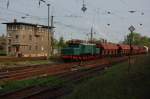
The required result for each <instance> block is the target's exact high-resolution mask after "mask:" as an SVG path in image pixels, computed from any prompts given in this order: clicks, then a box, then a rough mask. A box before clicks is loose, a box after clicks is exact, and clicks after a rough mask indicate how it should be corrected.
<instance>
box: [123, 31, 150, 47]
mask: <svg viewBox="0 0 150 99" xmlns="http://www.w3.org/2000/svg"><path fill="white" fill-rule="evenodd" d="M132 36H133V37H132V38H133V40H132V44H133V45H139V46H143V45H144V46H150V38H149V37H147V36H142V35H140V34H139V33H135V32H134V33H133V35H132ZM130 38H131V34H129V35H127V36H126V37H125V39H124V41H123V44H129V43H130Z"/></svg>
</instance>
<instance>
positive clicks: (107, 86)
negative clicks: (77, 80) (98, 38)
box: [63, 55, 150, 99]
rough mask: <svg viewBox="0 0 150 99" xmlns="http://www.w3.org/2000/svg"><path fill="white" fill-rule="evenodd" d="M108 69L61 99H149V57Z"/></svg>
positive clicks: (139, 57)
mask: <svg viewBox="0 0 150 99" xmlns="http://www.w3.org/2000/svg"><path fill="white" fill-rule="evenodd" d="M128 64H129V62H123V63H120V64H117V65H114V66H112V68H108V69H107V70H106V71H104V72H105V73H104V74H103V75H100V76H97V77H94V78H91V79H89V80H88V81H86V82H84V83H82V84H79V85H77V86H76V87H75V89H74V91H73V93H72V94H70V95H68V96H66V97H63V99H150V94H149V89H150V55H143V56H137V57H136V58H134V60H132V61H131V66H130V70H129V67H128V66H129V65H128Z"/></svg>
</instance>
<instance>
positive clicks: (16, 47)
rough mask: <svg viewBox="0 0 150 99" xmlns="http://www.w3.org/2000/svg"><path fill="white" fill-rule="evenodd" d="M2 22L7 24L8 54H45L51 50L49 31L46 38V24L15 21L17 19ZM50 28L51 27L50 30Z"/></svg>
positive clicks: (27, 55)
mask: <svg viewBox="0 0 150 99" xmlns="http://www.w3.org/2000/svg"><path fill="white" fill-rule="evenodd" d="M3 24H6V25H7V48H6V50H7V55H8V56H23V57H37V56H47V55H48V51H49V53H50V52H51V51H52V46H51V44H52V43H51V41H52V40H51V38H52V33H49V39H48V26H44V25H37V24H30V23H23V22H17V20H14V22H10V23H3ZM51 29H52V27H50V31H51ZM48 41H49V43H48ZM48 45H49V48H48Z"/></svg>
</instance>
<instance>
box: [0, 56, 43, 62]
mask: <svg viewBox="0 0 150 99" xmlns="http://www.w3.org/2000/svg"><path fill="white" fill-rule="evenodd" d="M35 60H46V57H7V56H6V57H0V62H18V61H35Z"/></svg>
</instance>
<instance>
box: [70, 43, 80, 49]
mask: <svg viewBox="0 0 150 99" xmlns="http://www.w3.org/2000/svg"><path fill="white" fill-rule="evenodd" d="M68 47H71V48H78V47H79V44H69V45H68Z"/></svg>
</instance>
